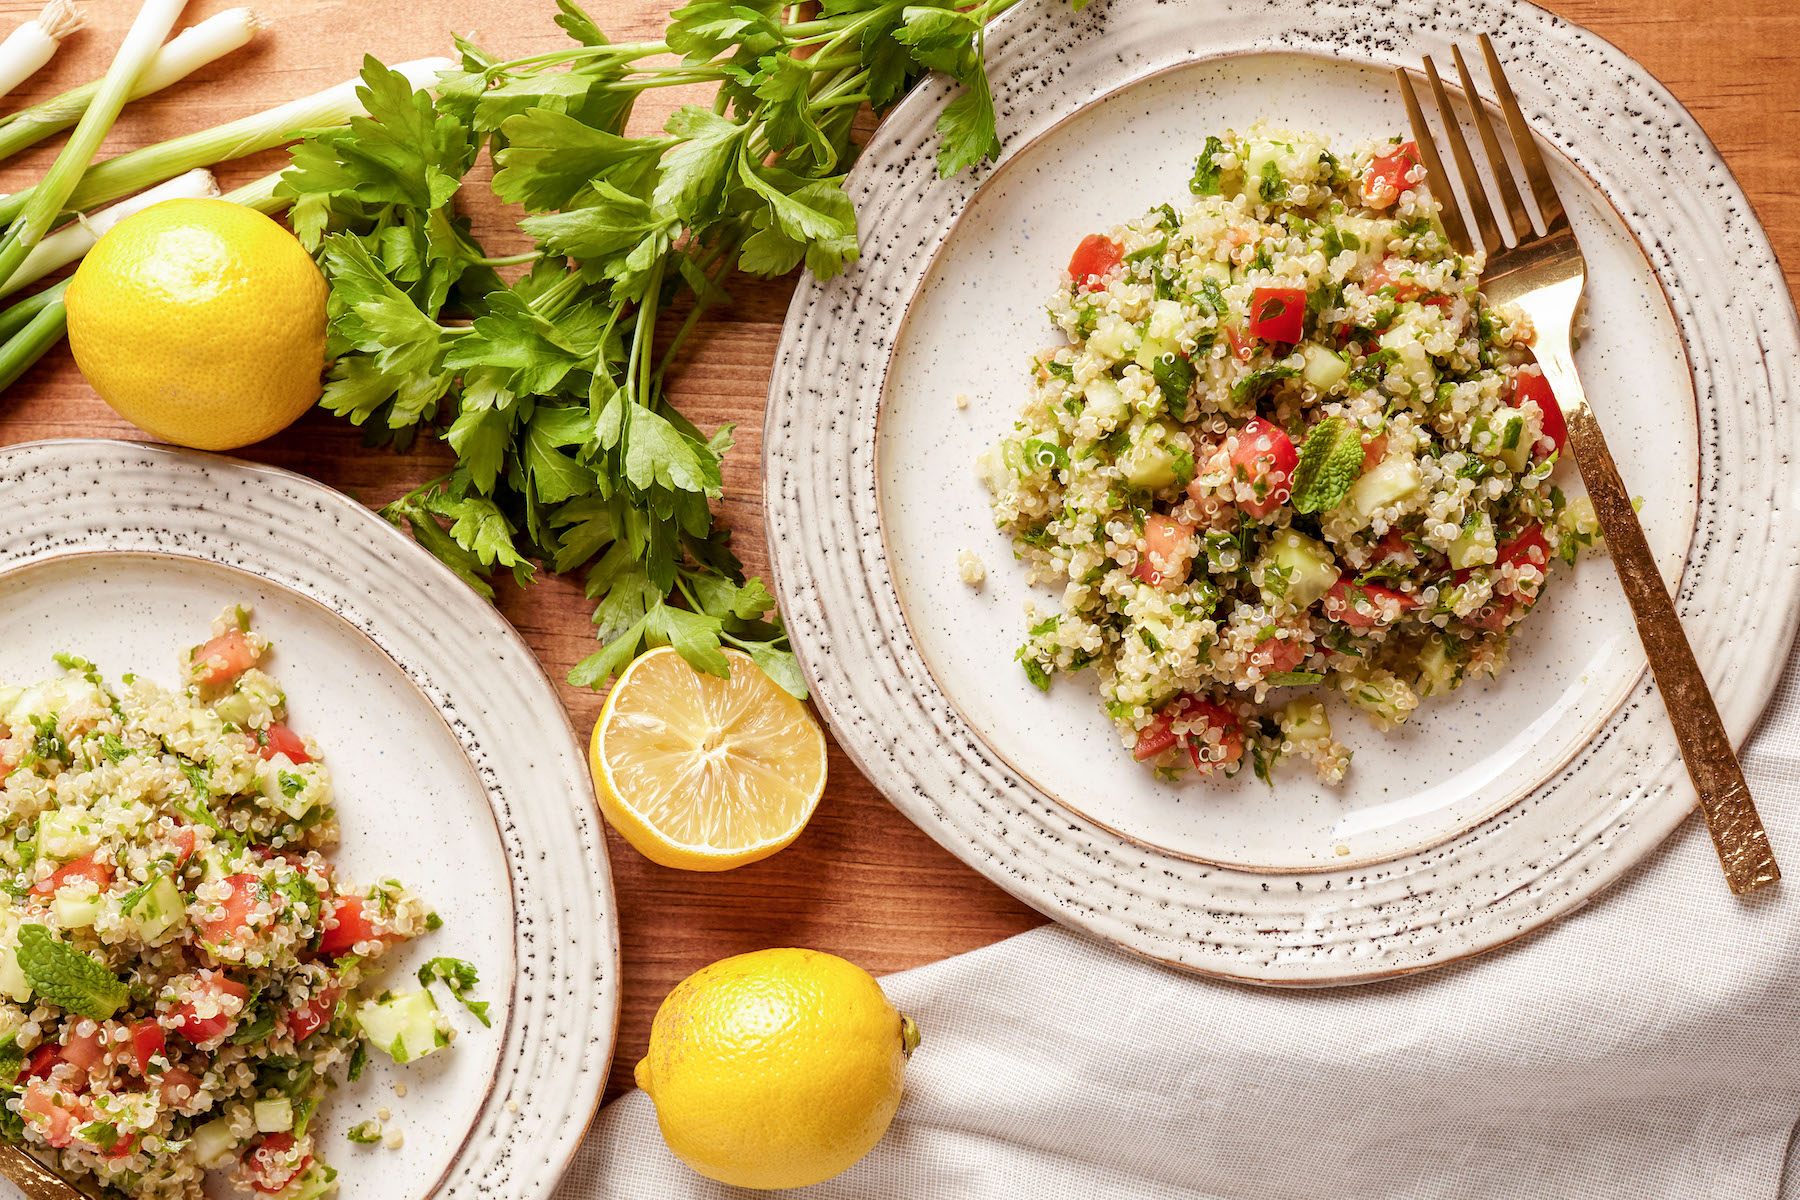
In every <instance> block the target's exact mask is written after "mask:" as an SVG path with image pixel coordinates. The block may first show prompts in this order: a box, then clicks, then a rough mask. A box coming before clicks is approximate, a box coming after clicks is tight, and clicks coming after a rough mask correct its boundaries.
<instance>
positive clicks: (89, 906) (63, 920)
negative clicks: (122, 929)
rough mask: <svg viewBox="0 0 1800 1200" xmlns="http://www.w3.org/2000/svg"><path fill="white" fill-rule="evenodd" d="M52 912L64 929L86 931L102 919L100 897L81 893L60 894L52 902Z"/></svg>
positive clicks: (67, 892)
mask: <svg viewBox="0 0 1800 1200" xmlns="http://www.w3.org/2000/svg"><path fill="white" fill-rule="evenodd" d="M50 911H51V912H52V913H54V914H55V916H56V920H57V922H58V923H59V924H60V925H61V926H62V927H63V928H64V929H86V928H87V927H88V926H89V925H92V924H93V923H94V922H95V921H98V920H99V919H100V897H99V896H97V895H95V896H89V895H85V894H83V893H81V892H74V891H62V892H58V893H57V894H56V895H55V897H53V898H52V899H51V901H50Z"/></svg>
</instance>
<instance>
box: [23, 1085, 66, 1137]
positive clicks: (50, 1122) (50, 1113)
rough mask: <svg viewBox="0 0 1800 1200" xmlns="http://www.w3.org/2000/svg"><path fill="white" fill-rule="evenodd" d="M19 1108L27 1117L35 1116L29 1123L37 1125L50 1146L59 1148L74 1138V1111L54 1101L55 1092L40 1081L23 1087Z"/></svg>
mask: <svg viewBox="0 0 1800 1200" xmlns="http://www.w3.org/2000/svg"><path fill="white" fill-rule="evenodd" d="M20 1108H21V1109H22V1110H23V1111H24V1112H25V1113H26V1114H27V1115H28V1117H35V1118H37V1119H36V1120H33V1121H32V1122H31V1123H32V1124H33V1125H36V1126H37V1127H38V1130H39V1132H41V1133H42V1134H43V1135H44V1140H45V1141H46V1142H49V1143H50V1144H51V1145H52V1146H55V1147H57V1148H58V1149H61V1148H62V1147H64V1146H67V1145H68V1144H69V1143H70V1142H72V1141H74V1140H75V1124H76V1116H75V1113H74V1111H73V1110H71V1109H67V1108H63V1107H62V1106H61V1105H59V1104H57V1103H56V1092H55V1091H54V1090H53V1089H51V1088H48V1087H45V1086H44V1085H43V1084H41V1083H33V1084H32V1085H31V1086H30V1087H28V1088H26V1089H25V1099H24V1101H23V1102H22V1103H21V1105H20Z"/></svg>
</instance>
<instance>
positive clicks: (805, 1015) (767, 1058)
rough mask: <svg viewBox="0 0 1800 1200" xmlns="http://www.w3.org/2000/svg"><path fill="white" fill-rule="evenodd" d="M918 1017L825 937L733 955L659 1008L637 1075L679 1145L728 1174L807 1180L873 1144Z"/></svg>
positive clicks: (696, 1160)
mask: <svg viewBox="0 0 1800 1200" xmlns="http://www.w3.org/2000/svg"><path fill="white" fill-rule="evenodd" d="M918 1039H919V1035H918V1030H917V1029H916V1028H915V1027H914V1026H913V1024H912V1022H911V1021H909V1020H908V1019H906V1018H905V1017H903V1016H901V1015H900V1013H899V1011H898V1010H896V1009H895V1008H894V1006H893V1005H892V1004H890V1003H888V999H887V997H886V996H884V995H883V994H882V992H881V988H880V986H879V985H878V984H876V982H875V980H874V979H873V978H871V977H870V976H869V973H868V972H867V971H864V970H863V969H862V968H861V967H858V966H856V965H855V964H854V963H849V962H845V961H844V960H843V959H841V958H838V957H837V956H836V955H832V954H825V953H822V952H821V951H817V950H793V949H785V950H759V951H756V952H755V953H752V954H739V955H737V956H735V957H733V958H727V959H721V960H720V961H719V962H716V963H714V964H713V965H712V966H710V967H705V968H703V969H701V970H699V971H696V972H695V973H694V974H692V975H690V976H688V977H687V978H686V979H684V980H683V981H682V982H681V983H679V984H677V985H676V987H675V990H674V991H672V992H670V993H669V995H668V996H667V998H665V999H664V1000H663V1002H662V1007H661V1008H660V1009H658V1010H657V1013H656V1021H655V1022H654V1024H653V1025H652V1026H651V1029H650V1050H649V1053H648V1054H647V1055H646V1056H645V1057H644V1059H643V1061H642V1062H640V1063H638V1065H637V1072H636V1074H637V1084H638V1086H639V1087H640V1088H642V1089H643V1090H644V1091H645V1092H647V1093H648V1094H649V1096H650V1099H651V1100H652V1101H653V1102H654V1103H655V1105H656V1122H657V1125H658V1126H660V1127H661V1129H662V1135H663V1140H664V1141H666V1142H667V1143H668V1144H669V1149H670V1150H672V1151H674V1153H675V1157H677V1158H679V1159H680V1160H681V1161H682V1162H684V1163H686V1164H687V1165H688V1166H690V1167H692V1168H693V1169H694V1170H696V1171H698V1172H700V1174H702V1175H705V1176H706V1177H707V1178H709V1179H716V1180H718V1181H719V1182H721V1183H728V1184H731V1185H733V1186H736V1187H745V1188H760V1189H773V1188H795V1187H806V1186H808V1185H809V1184H814V1183H819V1182H821V1181H823V1180H826V1179H830V1178H831V1177H832V1176H834V1175H837V1174H839V1173H840V1172H842V1171H844V1170H845V1169H847V1168H848V1167H850V1166H851V1164H853V1163H855V1162H856V1161H857V1160H858V1159H860V1158H861V1157H862V1156H863V1155H865V1154H867V1153H868V1152H869V1151H870V1149H872V1148H873V1147H874V1145H875V1143H876V1142H878V1141H880V1140H881V1135H882V1134H883V1133H885V1132H886V1131H887V1127H888V1123H889V1122H890V1121H892V1120H893V1118H894V1110H895V1109H896V1108H898V1107H899V1105H900V1089H901V1081H902V1076H903V1075H904V1073H905V1070H906V1060H907V1057H908V1056H909V1055H910V1054H911V1053H912V1050H913V1047H914V1046H916V1045H917V1044H918Z"/></svg>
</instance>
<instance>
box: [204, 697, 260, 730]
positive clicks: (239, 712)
mask: <svg viewBox="0 0 1800 1200" xmlns="http://www.w3.org/2000/svg"><path fill="white" fill-rule="evenodd" d="M212 707H213V711H214V712H216V713H218V714H219V716H220V717H221V718H223V719H224V720H227V721H230V722H231V723H232V724H233V725H236V726H237V727H238V728H240V729H244V728H247V727H248V726H249V724H250V711H251V709H253V708H254V707H255V702H254V701H253V700H251V698H250V697H249V696H246V695H245V694H244V693H243V692H232V693H231V694H230V695H229V696H221V697H219V698H218V699H217V700H215V701H213V706H212Z"/></svg>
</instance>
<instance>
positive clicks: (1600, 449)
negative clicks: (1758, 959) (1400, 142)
mask: <svg viewBox="0 0 1800 1200" xmlns="http://www.w3.org/2000/svg"><path fill="white" fill-rule="evenodd" d="M1481 53H1482V57H1483V58H1484V59H1485V60H1486V62H1487V69H1488V77H1489V78H1490V79H1491V80H1492V81H1493V84H1494V94H1495V96H1496V98H1497V99H1498V100H1499V103H1500V111H1501V112H1502V113H1504V114H1505V116H1506V127H1507V130H1508V132H1509V133H1510V135H1511V140H1512V144H1513V149H1514V151H1515V152H1516V153H1517V156H1518V160H1519V164H1520V166H1521V167H1522V168H1523V169H1524V172H1525V178H1526V179H1527V181H1529V183H1530V185H1531V194H1532V197H1533V199H1534V200H1535V201H1536V203H1537V210H1538V214H1539V216H1540V217H1541V218H1542V219H1543V222H1544V229H1543V232H1542V233H1540V232H1538V231H1537V229H1536V228H1534V227H1533V225H1532V222H1531V217H1530V215H1529V214H1528V213H1527V212H1526V210H1525V201H1524V199H1523V197H1521V195H1520V193H1519V188H1518V185H1517V183H1516V182H1515V180H1514V179H1513V176H1512V171H1511V168H1510V167H1509V166H1508V164H1507V161H1506V157H1505V154H1504V153H1503V151H1502V150H1501V147H1500V141H1499V138H1498V137H1496V136H1495V133H1494V128H1493V126H1492V124H1491V123H1490V122H1489V121H1488V115H1487V109H1486V107H1485V106H1484V105H1483V104H1482V102H1481V98H1480V95H1479V93H1477V92H1476V90H1475V83H1474V81H1473V80H1472V79H1470V78H1469V68H1468V67H1467V65H1465V64H1464V62H1463V56H1462V50H1461V48H1460V47H1457V46H1452V47H1451V54H1452V55H1453V56H1454V58H1455V60H1456V72H1457V75H1458V76H1459V77H1460V80H1461V83H1462V91H1463V96H1464V97H1465V98H1466V99H1467V101H1468V105H1469V110H1470V112H1471V114H1472V116H1473V119H1474V122H1475V131H1476V133H1477V134H1478V135H1479V136H1480V138H1481V149H1482V154H1483V157H1485V158H1486V160H1487V164H1488V168H1489V170H1490V171H1491V172H1492V173H1493V176H1494V182H1495V183H1496V184H1497V185H1498V189H1499V193H1500V198H1501V201H1502V203H1503V204H1504V205H1505V207H1506V218H1507V222H1508V224H1509V225H1510V226H1511V228H1512V233H1513V239H1514V241H1513V244H1512V245H1511V246H1508V245H1506V243H1505V241H1504V238H1503V235H1502V233H1501V230H1500V226H1499V223H1498V221H1497V220H1496V219H1495V216H1494V212H1493V209H1492V208H1490V207H1489V205H1488V197H1487V189H1486V188H1485V187H1484V186H1483V184H1482V181H1481V176H1480V174H1479V173H1478V172H1477V171H1476V169H1475V163H1474V161H1473V160H1472V159H1471V158H1470V156H1469V147H1468V145H1467V144H1466V143H1465V142H1464V141H1463V135H1462V126H1461V124H1460V123H1459V122H1458V120H1457V117H1456V113H1455V111H1454V110H1453V109H1452V108H1451V107H1450V98H1449V97H1448V96H1447V95H1446V94H1445V92H1444V85H1443V83H1442V82H1441V81H1440V80H1439V79H1438V74H1437V68H1436V67H1434V66H1433V65H1432V62H1431V59H1430V57H1429V56H1427V57H1426V58H1425V60H1424V69H1425V78H1426V80H1427V82H1429V83H1430V85H1431V93H1432V97H1433V99H1434V100H1435V101H1436V102H1437V109H1438V115H1439V117H1440V118H1441V119H1442V121H1443V125H1444V136H1445V140H1446V141H1448V142H1449V144H1450V154H1451V156H1452V157H1453V158H1454V159H1455V161H1456V169H1457V173H1458V174H1459V175H1460V176H1461V178H1462V184H1463V193H1464V195H1465V197H1466V202H1467V207H1468V209H1469V213H1468V215H1469V217H1470V218H1472V220H1473V223H1474V226H1475V234H1476V236H1477V237H1478V238H1479V239H1480V243H1479V244H1480V248H1481V249H1483V250H1484V251H1486V252H1487V255H1488V259H1487V270H1486V272H1485V273H1484V274H1483V277H1482V282H1481V290H1482V291H1483V292H1484V293H1485V294H1486V295H1487V298H1488V299H1489V300H1490V301H1491V302H1492V303H1494V304H1495V305H1505V304H1515V305H1517V306H1518V307H1519V308H1520V309H1521V310H1523V311H1524V313H1525V314H1526V315H1527V316H1529V317H1530V318H1531V323H1532V325H1533V326H1534V327H1535V328H1536V330H1537V338H1536V341H1535V343H1534V344H1533V352H1534V353H1535V354H1536V355H1537V361H1538V366H1539V368H1540V369H1541V370H1542V371H1543V373H1544V378H1545V380H1546V381H1547V382H1548V383H1549V384H1550V388H1551V391H1553V392H1554V393H1555V395H1556V402H1557V403H1558V404H1559V405H1560V406H1561V408H1562V412H1563V418H1564V421H1565V423H1566V424H1567V425H1568V429H1569V448H1570V449H1571V450H1573V451H1574V452H1575V461H1576V463H1577V464H1579V466H1580V467H1581V479H1582V482H1583V483H1585V484H1586V485H1587V490H1588V497H1589V499H1591V500H1592V501H1593V503H1594V512H1595V513H1596V514H1597V515H1598V516H1599V518H1600V528H1601V529H1602V531H1604V533H1605V534H1606V544H1607V549H1608V551H1609V553H1610V555H1611V557H1612V562H1613V567H1614V568H1615V569H1616V570H1617V571H1618V573H1619V582H1620V583H1621V584H1623V585H1624V587H1625V598H1626V599H1627V600H1629V601H1630V602H1631V612H1632V615H1633V616H1634V617H1636V618H1637V627H1638V637H1640V638H1641V639H1642V640H1643V643H1644V652H1645V653H1646V654H1647V655H1648V656H1649V659H1650V669H1651V671H1652V672H1653V673H1654V674H1655V676H1656V686H1657V688H1658V689H1659V690H1661V692H1662V695H1663V703H1664V705H1665V706H1666V707H1667V708H1668V711H1669V721H1670V723H1671V724H1672V725H1674V727H1675V740H1676V742H1677V743H1679V744H1680V746H1681V757H1682V759H1683V761H1684V762H1686V763H1687V769H1688V774H1689V776H1691V777H1692V778H1693V781H1694V787H1695V789H1696V790H1698V791H1699V793H1700V807H1701V810H1702V811H1703V812H1705V814H1706V827H1707V829H1708V830H1710V831H1711V833H1712V839H1713V846H1714V848H1715V849H1717V850H1718V852H1719V862H1720V864H1721V865H1722V866H1723V867H1724V868H1725V878H1726V880H1727V881H1728V882H1729V883H1730V885H1731V890H1732V891H1733V892H1736V893H1739V894H1742V893H1744V892H1749V891H1753V890H1754V889H1756V888H1759V887H1762V886H1763V885H1764V884H1767V883H1773V882H1775V881H1776V880H1777V879H1780V878H1781V869H1780V868H1779V867H1777V866H1776V865H1775V855H1774V852H1773V851H1772V850H1771V849H1770V848H1769V838H1768V835H1767V834H1766V833H1765V832H1764V831H1763V826H1762V819H1761V818H1760V817H1758V816H1757V815H1756V805H1755V803H1754V802H1753V801H1752V800H1751V799H1750V789H1749V788H1748V787H1747V786H1745V784H1744V773H1743V771H1742V769H1741V768H1739V766H1738V761H1737V755H1735V754H1733V753H1732V749H1731V739H1730V738H1728V737H1727V736H1726V735H1725V727H1724V725H1723V724H1721V723H1720V721H1719V710H1718V707H1717V706H1716V705H1715V704H1714V703H1713V698H1712V693H1711V692H1709V691H1707V688H1706V679H1705V677H1704V676H1703V675H1701V673H1700V666H1699V664H1698V663H1696V662H1695V661H1694V651H1693V648H1692V647H1690V646H1689V645H1688V640H1687V635H1686V634H1684V633H1682V631H1681V621H1680V620H1679V618H1677V617H1676V615H1675V605H1674V603H1673V602H1672V601H1671V600H1670V598H1669V592H1668V589H1667V588H1666V587H1665V586H1664V585H1663V579H1662V575H1661V573H1660V572H1658V571H1657V569H1656V561H1655V559H1654V558H1652V557H1651V554H1650V546H1649V544H1648V543H1647V542H1645V540H1644V529H1643V526H1642V525H1640V524H1638V519H1637V512H1636V510H1635V509H1634V508H1633V507H1632V504H1631V497H1630V496H1629V495H1628V494H1627V493H1626V491H1625V484H1624V482H1623V481H1622V480H1621V479H1620V478H1619V469H1618V467H1616V466H1615V465H1614V464H1613V457H1612V453H1611V452H1610V451H1609V450H1608V449H1607V448H1606V439H1605V438H1604V437H1603V436H1601V433H1600V425H1599V423H1598V422H1597V421H1596V420H1595V419H1594V413H1593V410H1592V409H1591V408H1589V407H1588V402H1587V397H1586V396H1585V395H1584V394H1583V393H1582V390H1581V380H1580V378H1579V377H1578V376H1577V375H1576V373H1575V360H1574V358H1573V356H1572V355H1571V353H1570V345H1569V342H1570V334H1571V331H1572V326H1573V324H1574V319H1575V305H1576V302H1577V301H1579V300H1580V299H1581V291H1582V288H1583V286H1584V285H1585V283H1586V281H1587V263H1586V261H1585V260H1584V259H1583V258H1582V256H1581V247H1580V246H1579V245H1577V244H1576V241H1575V234H1574V231H1573V230H1571V229H1570V228H1569V218H1568V215H1567V214H1566V213H1565V212H1564V211H1563V206H1562V201H1561V199H1559V198H1558V196H1557V194H1556V188H1555V186H1554V185H1553V184H1552V183H1551V182H1550V172H1549V171H1547V170H1545V169H1544V160H1543V158H1542V157H1541V156H1540V155H1539V153H1538V148H1537V143H1536V142H1535V141H1533V140H1532V136H1531V129H1530V128H1529V127H1528V126H1527V125H1526V124H1525V115H1524V114H1523V113H1522V112H1520V111H1519V104H1518V101H1517V100H1516V99H1514V98H1513V92H1512V88H1511V87H1510V86H1509V85H1508V84H1507V82H1506V75H1505V73H1504V72H1502V71H1501V69H1500V60H1499V58H1498V57H1496V56H1495V54H1494V46H1493V43H1492V42H1491V41H1489V40H1488V35H1487V34H1485V33H1484V34H1482V35H1481ZM1394 73H1395V75H1396V76H1398V78H1399V80H1400V95H1401V97H1402V98H1403V99H1404V100H1405V101H1406V115H1407V117H1408V118H1409V119H1410V120H1411V121H1412V129H1413V139H1414V141H1416V142H1417V143H1418V146H1419V153H1420V155H1421V157H1422V158H1423V159H1424V166H1425V170H1426V173H1427V176H1428V178H1430V179H1431V180H1432V181H1433V187H1434V189H1435V188H1436V181H1440V180H1441V181H1443V183H1444V186H1443V187H1442V188H1441V189H1440V190H1439V192H1440V194H1439V196H1438V198H1439V199H1440V200H1441V201H1442V202H1443V205H1442V213H1441V219H1442V221H1443V225H1444V232H1445V234H1446V235H1448V237H1449V239H1450V242H1451V244H1452V245H1453V246H1455V247H1456V249H1457V250H1458V251H1460V252H1462V253H1463V254H1470V253H1473V250H1474V243H1472V242H1471V241H1470V235H1469V228H1468V224H1467V223H1465V221H1464V214H1463V213H1462V212H1461V211H1460V210H1459V209H1458V207H1457V201H1456V194H1455V192H1454V190H1453V189H1452V188H1451V187H1450V186H1449V178H1450V176H1449V174H1448V173H1447V172H1445V170H1444V162H1443V159H1442V158H1441V157H1440V156H1439V154H1438V150H1437V144H1436V143H1435V142H1433V141H1432V138H1431V128H1430V126H1428V125H1427V124H1426V123H1425V114H1424V112H1423V111H1422V110H1421V109H1420V107H1419V98H1418V96H1417V95H1415V94H1414V92H1413V85H1412V79H1411V78H1410V77H1409V76H1408V74H1407V72H1406V70H1405V69H1404V68H1397V69H1396V70H1395V72H1394Z"/></svg>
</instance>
